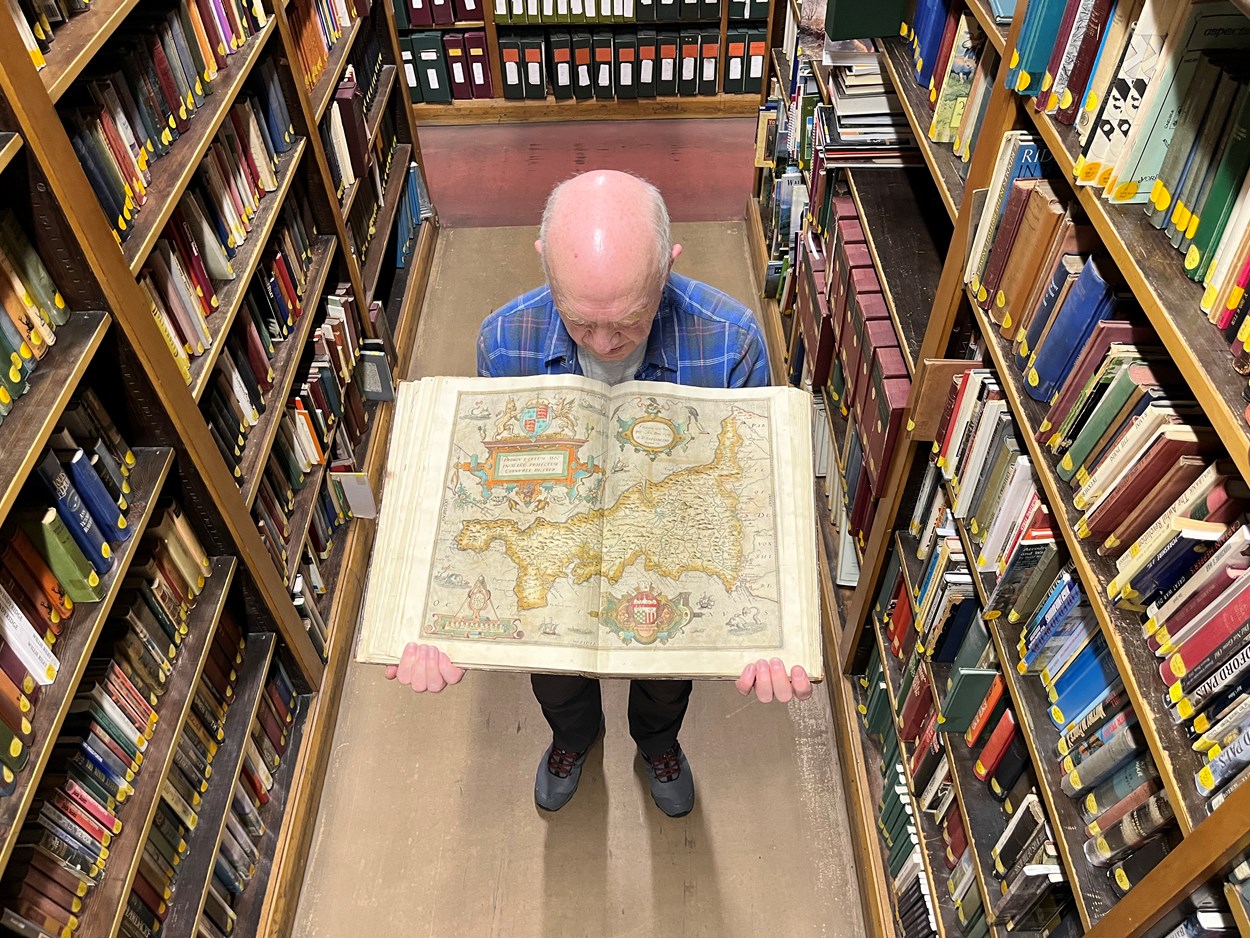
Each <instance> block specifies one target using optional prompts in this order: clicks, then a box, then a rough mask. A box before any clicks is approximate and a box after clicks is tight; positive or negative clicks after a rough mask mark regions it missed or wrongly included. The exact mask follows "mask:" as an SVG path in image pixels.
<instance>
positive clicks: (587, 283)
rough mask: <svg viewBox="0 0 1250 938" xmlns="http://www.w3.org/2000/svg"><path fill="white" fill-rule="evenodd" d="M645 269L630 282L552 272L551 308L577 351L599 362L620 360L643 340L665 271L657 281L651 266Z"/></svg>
mask: <svg viewBox="0 0 1250 938" xmlns="http://www.w3.org/2000/svg"><path fill="white" fill-rule="evenodd" d="M574 267H576V265H574ZM647 267H648V268H650V269H647V270H645V271H644V272H641V273H642V276H633V277H629V276H625V277H622V276H621V275H620V272H619V271H603V270H578V269H568V270H559V271H552V293H553V296H554V297H555V300H556V309H557V311H558V312H559V314H560V319H561V320H562V321H563V322H564V327H565V328H566V329H568V330H569V335H570V336H572V337H573V341H574V342H576V343H577V345H578V346H579V347H580V348H584V349H585V350H586V351H588V352H590V353H591V354H592V355H594V356H595V357H596V358H598V359H601V360H603V361H621V360H622V359H625V358H628V357H629V356H630V354H631V353H633V352H634V351H636V350H637V349H638V347H639V346H640V345H642V344H643V343H644V342H646V341H647V336H649V335H650V334H651V324H652V323H653V322H654V321H655V314H656V312H657V311H658V309H659V306H660V294H661V293H662V292H663V290H664V282H665V279H667V271H665V276H664V277H657V275H656V271H655V270H654V268H653V267H652V265H650V264H648V265H647ZM635 273H636V274H637V273H639V272H637V271H636V272H635Z"/></svg>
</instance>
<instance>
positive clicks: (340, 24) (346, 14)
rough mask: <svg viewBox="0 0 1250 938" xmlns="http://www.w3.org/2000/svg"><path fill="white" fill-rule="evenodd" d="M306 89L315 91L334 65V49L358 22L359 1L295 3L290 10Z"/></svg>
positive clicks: (296, 0)
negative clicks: (331, 58)
mask: <svg viewBox="0 0 1250 938" xmlns="http://www.w3.org/2000/svg"><path fill="white" fill-rule="evenodd" d="M287 16H288V17H289V19H290V21H291V32H292V34H293V35H294V37H295V45H296V49H297V50H298V53H299V62H300V65H301V66H302V69H303V73H304V82H305V90H306V91H311V90H312V89H313V86H314V85H316V84H317V82H318V81H319V80H320V79H321V76H322V74H323V73H324V72H325V70H326V66H328V65H329V64H330V50H331V49H333V48H334V46H335V45H336V44H337V43H338V42H339V40H341V39H342V38H343V37H344V36H345V35H346V34H347V31H348V30H349V29H350V28H351V25H352V24H353V23H354V22H355V21H356V19H357V16H358V14H357V11H356V3H355V0H293V2H292V3H291V4H290V5H289V6H288V7H287Z"/></svg>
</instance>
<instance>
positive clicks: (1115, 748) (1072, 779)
mask: <svg viewBox="0 0 1250 938" xmlns="http://www.w3.org/2000/svg"><path fill="white" fill-rule="evenodd" d="M1145 749H1146V736H1145V734H1144V733H1143V732H1142V730H1141V727H1140V726H1138V725H1137V724H1136V722H1134V723H1131V724H1129V725H1127V726H1125V727H1124V728H1123V729H1121V730H1120V732H1119V733H1118V734H1116V735H1115V736H1114V737H1113V738H1112V739H1111V741H1110V742H1108V743H1107V744H1106V745H1105V746H1103V747H1102V748H1101V749H1099V750H1098V751H1097V752H1095V753H1093V754H1092V755H1091V756H1090V757H1089V758H1088V759H1086V760H1085V761H1084V762H1082V763H1081V764H1080V765H1079V766H1077V767H1076V768H1074V769H1072V771H1070V772H1069V773H1068V774H1067V775H1065V776H1064V777H1063V779H1062V780H1061V781H1060V786H1061V787H1062V788H1063V791H1064V794H1066V795H1067V796H1068V797H1069V798H1075V797H1076V796H1077V795H1080V794H1082V793H1083V792H1086V791H1088V790H1089V789H1091V788H1093V787H1095V786H1096V785H1099V784H1101V783H1102V782H1104V781H1106V780H1107V779H1108V778H1109V777H1110V776H1111V775H1112V773H1114V772H1115V770H1116V769H1117V768H1118V767H1119V766H1121V765H1123V764H1124V762H1126V761H1127V760H1128V759H1130V758H1132V757H1133V756H1135V755H1137V754H1138V753H1139V752H1143V751H1144V750H1145Z"/></svg>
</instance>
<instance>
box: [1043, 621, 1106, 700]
mask: <svg viewBox="0 0 1250 938" xmlns="http://www.w3.org/2000/svg"><path fill="white" fill-rule="evenodd" d="M1080 614H1081V617H1082V618H1081V627H1080V628H1079V629H1077V630H1076V631H1074V632H1073V633H1072V634H1071V635H1069V636H1068V638H1067V639H1066V640H1065V641H1064V642H1063V643H1062V644H1061V645H1060V646H1059V647H1058V648H1056V649H1055V651H1054V654H1052V655H1051V656H1050V657H1049V659H1048V660H1047V661H1045V662H1041V664H1043V667H1042V669H1041V675H1042V683H1043V684H1044V685H1045V686H1046V688H1047V690H1049V689H1050V688H1052V687H1054V686H1055V682H1056V681H1057V680H1058V679H1059V678H1061V677H1063V675H1064V674H1066V673H1067V671H1068V669H1069V668H1071V667H1072V665H1073V664H1076V663H1078V662H1081V661H1084V660H1085V659H1083V658H1082V657H1081V654H1082V653H1083V652H1086V651H1087V649H1089V648H1090V647H1091V646H1092V647H1093V648H1094V651H1092V652H1089V653H1090V654H1093V655H1098V654H1101V653H1102V649H1104V648H1106V647H1107V638H1106V636H1104V635H1103V634H1102V629H1100V628H1099V627H1098V620H1097V619H1096V618H1095V617H1094V611H1093V610H1092V609H1091V608H1090V607H1089V605H1088V604H1082V605H1081V607H1080Z"/></svg>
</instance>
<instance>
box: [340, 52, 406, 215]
mask: <svg viewBox="0 0 1250 938" xmlns="http://www.w3.org/2000/svg"><path fill="white" fill-rule="evenodd" d="M398 74H399V69H397V68H396V67H395V66H394V65H383V66H382V77H381V78H380V79H379V80H378V93H377V95H376V96H375V97H374V99H373V107H371V108H369V110H368V111H367V112H366V113H365V151H366V152H368V151H369V150H371V149H372V148H373V138H374V137H376V136H377V134H378V128H379V127H381V126H382V115H383V114H385V113H386V106H387V104H388V103H389V102H390V100H391V92H392V91H394V90H395V76H396V75H398ZM344 212H346V209H344Z"/></svg>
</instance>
